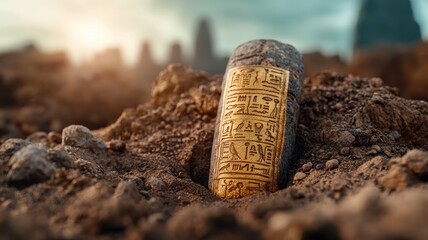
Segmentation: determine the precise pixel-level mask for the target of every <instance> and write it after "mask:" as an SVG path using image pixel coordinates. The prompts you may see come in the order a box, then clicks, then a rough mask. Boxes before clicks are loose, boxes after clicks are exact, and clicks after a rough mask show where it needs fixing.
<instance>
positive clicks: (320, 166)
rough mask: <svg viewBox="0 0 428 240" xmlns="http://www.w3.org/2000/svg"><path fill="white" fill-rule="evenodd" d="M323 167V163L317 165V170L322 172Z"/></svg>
mask: <svg viewBox="0 0 428 240" xmlns="http://www.w3.org/2000/svg"><path fill="white" fill-rule="evenodd" d="M322 167H323V165H322V164H321V163H318V164H317V165H315V169H317V170H321V169H322Z"/></svg>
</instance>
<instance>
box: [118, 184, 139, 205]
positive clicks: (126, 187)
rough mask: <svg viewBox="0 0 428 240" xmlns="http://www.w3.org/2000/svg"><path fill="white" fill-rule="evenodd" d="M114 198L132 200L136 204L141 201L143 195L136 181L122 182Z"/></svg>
mask: <svg viewBox="0 0 428 240" xmlns="http://www.w3.org/2000/svg"><path fill="white" fill-rule="evenodd" d="M114 197H116V198H121V199H122V198H124V199H123V200H128V199H132V200H134V201H135V202H138V201H140V200H141V197H142V196H141V194H140V192H139V191H138V188H137V184H135V182H134V181H122V182H120V183H119V185H118V186H117V187H116V190H115V191H114Z"/></svg>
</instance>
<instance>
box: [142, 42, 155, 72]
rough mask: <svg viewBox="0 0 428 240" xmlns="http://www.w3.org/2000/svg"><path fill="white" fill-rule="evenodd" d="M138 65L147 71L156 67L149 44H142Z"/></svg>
mask: <svg viewBox="0 0 428 240" xmlns="http://www.w3.org/2000/svg"><path fill="white" fill-rule="evenodd" d="M140 65H142V66H143V68H148V69H150V68H152V67H153V66H155V65H156V63H155V62H154V60H153V57H152V51H151V48H150V44H149V43H148V42H147V41H145V42H143V45H142V47H141V53H140Z"/></svg>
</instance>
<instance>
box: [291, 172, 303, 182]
mask: <svg viewBox="0 0 428 240" xmlns="http://www.w3.org/2000/svg"><path fill="white" fill-rule="evenodd" d="M305 177H306V173H304V172H297V173H296V174H295V175H294V178H293V179H294V181H300V180H303V179H304V178H305Z"/></svg>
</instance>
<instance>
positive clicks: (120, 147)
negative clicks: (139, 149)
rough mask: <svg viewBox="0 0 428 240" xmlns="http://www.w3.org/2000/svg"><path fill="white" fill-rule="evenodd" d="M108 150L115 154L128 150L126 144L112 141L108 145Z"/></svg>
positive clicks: (120, 141)
mask: <svg viewBox="0 0 428 240" xmlns="http://www.w3.org/2000/svg"><path fill="white" fill-rule="evenodd" d="M108 148H109V149H111V150H113V151H115V152H123V151H125V149H126V143H125V142H124V141H122V140H112V141H110V142H109V143H108Z"/></svg>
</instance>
